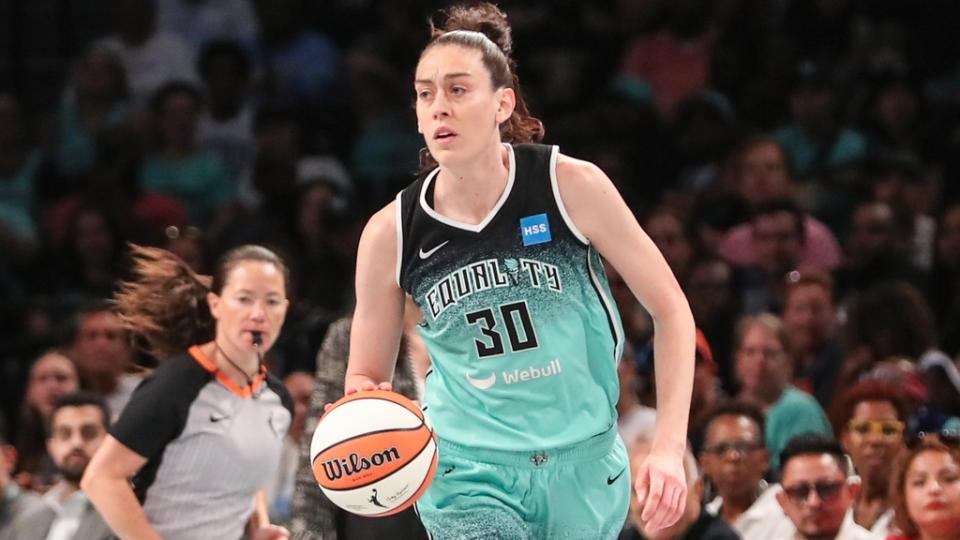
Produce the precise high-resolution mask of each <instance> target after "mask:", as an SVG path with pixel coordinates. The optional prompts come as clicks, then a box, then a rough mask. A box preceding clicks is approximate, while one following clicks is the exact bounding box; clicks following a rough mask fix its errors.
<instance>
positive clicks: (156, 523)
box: [82, 245, 293, 540]
mask: <svg viewBox="0 0 960 540" xmlns="http://www.w3.org/2000/svg"><path fill="white" fill-rule="evenodd" d="M133 256H134V259H135V263H136V273H135V276H136V279H135V280H134V281H129V282H125V283H124V284H123V286H122V288H121V291H122V292H121V293H119V294H118V295H117V296H116V298H115V303H116V305H117V309H118V311H119V312H120V313H121V314H122V317H123V319H124V320H125V321H126V324H127V325H128V327H129V328H131V329H132V330H134V331H135V332H136V333H137V335H138V338H140V339H143V340H144V342H145V343H147V345H148V347H149V348H150V350H151V351H152V352H153V353H154V355H155V356H156V357H158V358H164V360H163V361H161V362H160V366H159V367H158V368H157V369H156V370H155V371H154V372H153V373H152V374H151V376H150V377H149V378H148V379H146V380H145V381H144V382H143V384H141V385H140V386H138V387H137V390H136V392H135V393H134V395H133V397H132V398H131V400H130V403H128V405H127V407H126V409H124V411H123V414H121V415H120V418H119V419H118V420H117V421H116V422H115V423H114V424H113V426H112V427H111V429H110V435H108V436H107V438H106V440H104V443H103V446H102V447H101V448H100V450H99V451H98V452H97V453H96V455H94V457H93V460H92V461H91V462H90V466H89V467H88V468H87V472H86V474H85V475H84V478H83V482H82V487H83V489H84V491H86V493H87V494H88V495H89V496H90V500H91V501H93V503H94V505H95V506H96V507H97V509H98V510H99V511H100V513H101V515H102V516H103V517H104V519H105V520H106V521H107V522H108V523H109V524H110V527H111V528H112V529H113V530H114V531H115V532H116V533H117V535H118V536H120V537H123V538H143V539H147V538H149V539H159V538H164V539H167V540H178V539H185V538H211V539H213V538H224V539H227V538H231V539H232V538H239V537H240V536H241V535H243V534H244V529H245V528H246V529H247V531H246V532H247V533H249V534H250V535H251V537H252V538H253V540H277V539H282V538H287V537H288V533H287V531H286V529H283V528H282V527H278V526H275V525H270V523H269V518H268V516H267V509H266V497H265V496H264V494H263V491H262V490H263V488H264V487H265V486H266V485H267V484H268V483H269V481H270V479H271V478H272V477H273V476H274V475H275V474H276V469H277V465H278V464H279V461H280V455H281V450H282V447H283V439H284V437H286V435H287V431H288V430H289V427H290V422H291V420H292V416H293V404H292V403H291V399H290V396H289V394H288V393H287V391H286V389H285V388H284V387H283V383H281V382H280V381H279V380H278V379H276V378H275V377H273V376H272V375H270V374H269V373H268V372H267V369H266V366H264V365H263V363H262V355H263V354H264V353H265V352H267V351H269V350H270V348H271V347H272V346H273V344H274V342H275V341H276V339H277V336H278V335H279V334H280V330H281V328H282V326H283V321H284V318H285V316H286V311H287V306H288V303H289V301H288V300H287V293H286V288H287V286H288V283H289V278H288V277H287V269H286V265H285V264H284V263H283V261H282V260H281V259H280V258H279V257H277V256H276V255H275V254H274V253H273V252H271V251H269V250H267V249H266V248H263V247H260V246H250V245H247V246H240V247H237V248H234V249H233V250H231V251H228V252H227V253H225V254H224V255H223V256H222V257H221V259H220V261H219V262H218V264H217V265H216V267H215V271H214V275H213V277H212V278H211V277H207V276H203V277H202V276H199V275H197V274H196V273H195V272H193V270H191V269H190V268H189V267H187V266H186V265H184V264H183V261H181V260H180V259H178V258H177V257H176V256H174V255H173V254H171V253H170V252H168V251H164V250H161V249H157V248H144V247H139V246H137V247H135V248H134V253H133ZM240 426H242V428H241V427H240ZM131 479H132V480H131Z"/></svg>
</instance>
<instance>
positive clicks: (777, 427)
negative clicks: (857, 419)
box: [735, 313, 833, 478]
mask: <svg viewBox="0 0 960 540" xmlns="http://www.w3.org/2000/svg"><path fill="white" fill-rule="evenodd" d="M736 335H737V338H736V353H735V354H736V361H737V376H738V377H739V379H740V385H741V389H740V395H739V396H738V398H739V399H742V400H745V401H748V402H751V403H754V404H756V405H758V406H759V407H760V408H761V409H762V410H763V411H764V412H765V413H766V425H765V427H764V441H765V443H766V446H767V449H768V450H769V451H770V453H771V455H772V456H773V459H772V460H771V467H770V468H771V472H772V474H771V476H773V477H774V478H776V477H778V476H779V471H780V463H779V454H780V452H781V451H782V450H783V448H784V447H785V446H786V444H787V441H789V440H790V439H792V438H793V437H794V436H796V435H798V434H800V433H805V432H811V431H812V432H816V433H820V434H823V435H830V434H831V433H832V431H833V430H832V429H831V428H830V423H829V422H828V421H827V417H826V415H825V414H824V412H823V409H822V408H821V407H820V405H819V404H817V400H816V399H814V398H813V396H811V395H809V394H807V393H804V392H801V391H800V390H797V389H796V388H795V387H794V386H792V385H791V384H790V381H791V380H792V379H793V370H794V363H795V361H794V356H793V354H794V351H793V347H792V341H791V339H790V336H789V335H788V334H787V330H786V328H785V327H784V326H783V323H782V322H781V321H780V319H779V318H777V317H776V316H775V315H770V314H768V313H765V314H761V315H756V316H748V317H744V318H743V319H741V320H740V322H739V323H738V324H737V332H736Z"/></svg>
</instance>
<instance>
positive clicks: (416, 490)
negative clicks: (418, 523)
mask: <svg viewBox="0 0 960 540" xmlns="http://www.w3.org/2000/svg"><path fill="white" fill-rule="evenodd" d="M432 438H433V437H431V439H432ZM414 459H416V458H414ZM411 461H412V460H411ZM430 468H431V469H433V472H437V470H436V468H435V467H434V464H430ZM427 472H428V473H429V472H430V471H429V470H427ZM432 480H433V475H432V474H426V475H424V477H423V480H422V481H421V482H420V485H419V486H417V489H415V490H414V491H413V493H411V494H410V496H409V497H407V498H406V499H404V500H403V501H402V502H400V503H399V504H397V505H396V506H394V507H393V510H388V511H387V512H383V513H381V514H376V515H372V516H370V517H382V516H384V515H387V514H388V513H390V512H396V511H397V508H398V507H400V506H403V505H405V504H407V501H409V500H410V499H411V498H413V496H414V495H416V494H417V493H420V490H421V489H423V485H424V484H426V483H427V482H429V481H432ZM413 511H414V513H416V514H417V517H418V518H419V517H420V512H419V511H417V503H416V502H414V503H413Z"/></svg>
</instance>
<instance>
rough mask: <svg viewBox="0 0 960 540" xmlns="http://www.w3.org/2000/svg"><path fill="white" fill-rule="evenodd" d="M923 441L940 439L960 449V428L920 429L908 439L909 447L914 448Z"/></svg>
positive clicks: (951, 446)
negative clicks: (941, 429)
mask: <svg viewBox="0 0 960 540" xmlns="http://www.w3.org/2000/svg"><path fill="white" fill-rule="evenodd" d="M923 441H939V442H940V444H942V445H944V446H948V447H950V448H954V449H958V448H960V430H956V429H945V430H943V431H920V432H918V433H917V434H915V435H911V436H910V437H909V438H908V439H907V448H909V449H911V450H913V449H914V448H916V447H917V446H918V445H920V443H922V442H923Z"/></svg>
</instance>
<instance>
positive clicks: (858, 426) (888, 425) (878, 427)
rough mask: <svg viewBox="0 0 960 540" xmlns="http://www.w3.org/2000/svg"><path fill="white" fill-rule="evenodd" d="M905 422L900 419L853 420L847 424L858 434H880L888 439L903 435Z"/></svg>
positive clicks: (850, 429) (848, 427)
mask: <svg viewBox="0 0 960 540" xmlns="http://www.w3.org/2000/svg"><path fill="white" fill-rule="evenodd" d="M905 427H906V426H904V424H903V422H901V421H899V420H860V421H854V420H851V421H850V422H849V423H848V424H847V430H849V431H850V432H851V433H856V434H857V435H862V436H866V435H870V434H873V435H880V436H881V437H885V438H888V439H892V438H894V437H900V436H901V435H903V430H904V428H905Z"/></svg>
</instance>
